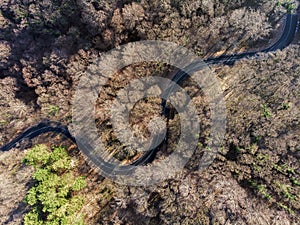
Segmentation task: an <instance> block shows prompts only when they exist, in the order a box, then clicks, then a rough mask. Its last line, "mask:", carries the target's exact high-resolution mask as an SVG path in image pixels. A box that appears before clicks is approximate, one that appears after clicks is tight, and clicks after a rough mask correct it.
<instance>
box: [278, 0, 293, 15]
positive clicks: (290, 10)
mask: <svg viewBox="0 0 300 225" xmlns="http://www.w3.org/2000/svg"><path fill="white" fill-rule="evenodd" d="M277 6H282V7H283V8H285V10H286V12H287V13H293V12H294V11H295V9H296V5H295V2H293V1H291V0H285V1H284V2H281V1H278V2H277Z"/></svg>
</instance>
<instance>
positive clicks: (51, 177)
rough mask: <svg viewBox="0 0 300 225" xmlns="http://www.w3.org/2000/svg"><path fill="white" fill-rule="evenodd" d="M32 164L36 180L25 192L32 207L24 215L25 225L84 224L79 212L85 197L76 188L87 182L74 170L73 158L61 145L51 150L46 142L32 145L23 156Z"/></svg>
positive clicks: (28, 163)
mask: <svg viewBox="0 0 300 225" xmlns="http://www.w3.org/2000/svg"><path fill="white" fill-rule="evenodd" d="M23 162H24V163H25V164H26V165H31V166H33V167H34V168H35V169H36V171H35V173H34V174H33V179H34V180H35V184H34V186H33V187H31V188H30V190H29V191H28V193H27V195H26V196H25V202H26V203H27V204H28V205H30V206H31V211H30V212H29V213H27V214H26V215H25V218H24V224H25V225H39V224H41V225H68V224H77V225H83V224H84V222H83V215H81V214H80V213H79V211H80V209H81V208H82V206H83V202H84V199H83V197H82V196H79V195H78V193H77V191H80V190H82V189H83V188H84V187H85V186H86V182H85V178H84V177H76V176H75V175H74V173H73V172H72V165H71V158H70V157H69V155H68V153H67V152H66V150H65V149H64V148H62V147H56V148H54V149H53V151H52V152H51V151H49V150H48V148H47V146H45V145H37V146H35V147H33V148H32V149H31V150H30V151H29V152H28V153H27V154H26V156H25V158H24V159H23Z"/></svg>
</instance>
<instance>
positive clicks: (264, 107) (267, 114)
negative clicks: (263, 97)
mask: <svg viewBox="0 0 300 225" xmlns="http://www.w3.org/2000/svg"><path fill="white" fill-rule="evenodd" d="M261 108H262V115H263V116H264V117H265V118H266V119H269V118H270V117H271V116H272V113H271V111H270V110H269V109H268V108H267V105H266V104H263V105H262V106H261Z"/></svg>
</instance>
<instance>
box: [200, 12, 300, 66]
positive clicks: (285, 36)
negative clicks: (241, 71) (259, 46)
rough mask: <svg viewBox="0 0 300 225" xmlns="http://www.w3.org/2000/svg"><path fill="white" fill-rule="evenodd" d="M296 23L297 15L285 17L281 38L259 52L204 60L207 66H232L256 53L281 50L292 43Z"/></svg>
mask: <svg viewBox="0 0 300 225" xmlns="http://www.w3.org/2000/svg"><path fill="white" fill-rule="evenodd" d="M297 23H298V15H297V14H287V16H286V22H285V27H284V30H283V32H282V35H281V37H280V38H279V39H278V41H277V42H276V43H274V44H273V45H272V46H270V47H268V48H266V49H264V50H261V51H255V52H244V53H240V54H231V55H221V56H219V57H213V58H208V59H206V60H204V62H205V63H207V64H220V63H226V64H233V63H234V62H235V61H237V60H240V59H244V58H250V57H253V56H256V55H257V54H258V53H261V52H263V53H267V52H273V51H276V50H279V49H280V50H282V49H284V48H285V47H287V46H288V45H289V44H290V43H292V41H293V39H294V36H295V33H296V29H297Z"/></svg>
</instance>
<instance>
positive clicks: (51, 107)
mask: <svg viewBox="0 0 300 225" xmlns="http://www.w3.org/2000/svg"><path fill="white" fill-rule="evenodd" d="M58 113H59V107H58V106H56V105H49V115H51V116H55V115H57V114H58Z"/></svg>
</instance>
